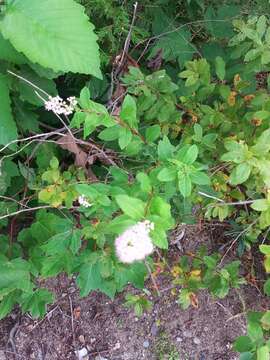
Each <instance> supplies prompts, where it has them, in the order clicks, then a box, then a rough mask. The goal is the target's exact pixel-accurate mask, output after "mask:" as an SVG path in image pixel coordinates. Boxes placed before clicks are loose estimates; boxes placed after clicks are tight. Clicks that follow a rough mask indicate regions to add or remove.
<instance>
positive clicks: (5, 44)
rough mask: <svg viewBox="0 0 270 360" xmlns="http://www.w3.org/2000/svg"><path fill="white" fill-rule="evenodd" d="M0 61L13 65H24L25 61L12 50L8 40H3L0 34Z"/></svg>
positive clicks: (24, 58)
mask: <svg viewBox="0 0 270 360" xmlns="http://www.w3.org/2000/svg"><path fill="white" fill-rule="evenodd" d="M0 49H1V51H0V59H1V60H5V61H8V62H13V63H15V64H26V63H27V59H26V57H24V56H23V55H22V54H20V53H19V52H18V51H16V50H15V49H14V47H13V46H12V45H11V43H10V42H9V41H8V40H5V39H4V38H3V36H2V34H1V33H0Z"/></svg>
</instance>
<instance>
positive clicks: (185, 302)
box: [178, 289, 191, 310]
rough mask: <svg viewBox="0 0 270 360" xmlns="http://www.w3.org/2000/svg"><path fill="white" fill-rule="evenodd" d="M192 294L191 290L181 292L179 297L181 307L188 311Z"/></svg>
mask: <svg viewBox="0 0 270 360" xmlns="http://www.w3.org/2000/svg"><path fill="white" fill-rule="evenodd" d="M190 295H191V292H190V291H189V289H182V290H180V294H179V296H178V302H179V304H180V305H181V307H182V309H184V310H186V309H187V308H188V307H189V306H190V304H191V297H190Z"/></svg>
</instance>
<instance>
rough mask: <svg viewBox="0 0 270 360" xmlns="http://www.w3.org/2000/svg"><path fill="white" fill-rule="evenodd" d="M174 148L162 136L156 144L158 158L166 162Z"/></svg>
mask: <svg viewBox="0 0 270 360" xmlns="http://www.w3.org/2000/svg"><path fill="white" fill-rule="evenodd" d="M173 151H174V146H173V145H172V144H171V143H170V140H169V139H168V137H167V136H164V138H163V139H162V140H160V141H159V143H158V158H159V159H160V160H163V161H166V160H168V159H170V158H172V156H173Z"/></svg>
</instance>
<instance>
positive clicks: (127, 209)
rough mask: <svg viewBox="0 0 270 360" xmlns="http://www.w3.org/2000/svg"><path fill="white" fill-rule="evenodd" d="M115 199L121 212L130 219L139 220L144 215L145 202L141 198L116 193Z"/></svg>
mask: <svg viewBox="0 0 270 360" xmlns="http://www.w3.org/2000/svg"><path fill="white" fill-rule="evenodd" d="M115 199H116V202H117V204H118V205H119V207H120V208H121V210H122V211H123V213H125V214H126V215H128V216H129V217H131V219H135V220H140V219H142V218H143V217H144V212H145V206H146V204H145V203H144V202H143V201H142V200H140V199H136V198H133V197H130V196H128V195H118V196H116V198H115Z"/></svg>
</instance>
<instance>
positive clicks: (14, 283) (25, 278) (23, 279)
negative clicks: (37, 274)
mask: <svg viewBox="0 0 270 360" xmlns="http://www.w3.org/2000/svg"><path fill="white" fill-rule="evenodd" d="M29 268H30V266H29V264H28V263H27V262H26V261H24V260H22V259H19V258H18V259H14V260H11V261H8V262H0V273H1V277H0V292H1V290H3V289H11V290H15V289H19V290H23V291H29V290H31V283H30V273H29Z"/></svg>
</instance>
